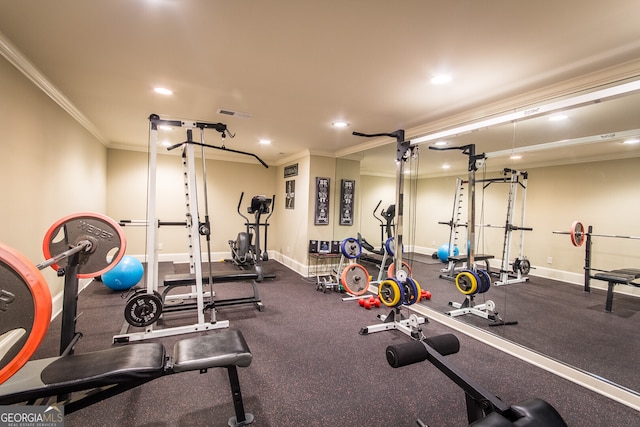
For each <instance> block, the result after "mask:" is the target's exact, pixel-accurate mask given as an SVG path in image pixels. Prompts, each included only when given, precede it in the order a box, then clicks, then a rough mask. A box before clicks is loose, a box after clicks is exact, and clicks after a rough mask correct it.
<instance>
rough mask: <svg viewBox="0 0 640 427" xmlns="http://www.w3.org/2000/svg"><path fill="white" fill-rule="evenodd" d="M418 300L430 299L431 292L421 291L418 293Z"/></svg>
mask: <svg viewBox="0 0 640 427" xmlns="http://www.w3.org/2000/svg"><path fill="white" fill-rule="evenodd" d="M420 299H431V292H429V291H425V290H424V289H422V290H421V291H420Z"/></svg>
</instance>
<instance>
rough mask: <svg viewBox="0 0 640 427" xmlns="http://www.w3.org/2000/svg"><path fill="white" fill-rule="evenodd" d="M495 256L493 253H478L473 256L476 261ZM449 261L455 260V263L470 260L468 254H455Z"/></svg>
mask: <svg viewBox="0 0 640 427" xmlns="http://www.w3.org/2000/svg"><path fill="white" fill-rule="evenodd" d="M493 258H495V257H494V256H493V255H486V254H477V255H474V256H473V259H474V261H486V260H488V259H493ZM448 260H449V261H454V262H455V263H460V262H466V261H467V260H468V258H467V256H466V255H454V256H450V257H449V258H448Z"/></svg>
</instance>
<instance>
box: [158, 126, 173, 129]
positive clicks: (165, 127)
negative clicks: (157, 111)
mask: <svg viewBox="0 0 640 427" xmlns="http://www.w3.org/2000/svg"><path fill="white" fill-rule="evenodd" d="M158 129H160V130H172V129H173V128H172V127H171V126H169V125H160V126H158Z"/></svg>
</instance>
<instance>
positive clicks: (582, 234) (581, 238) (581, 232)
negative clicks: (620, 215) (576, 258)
mask: <svg viewBox="0 0 640 427" xmlns="http://www.w3.org/2000/svg"><path fill="white" fill-rule="evenodd" d="M553 234H568V235H569V236H570V237H571V244H572V245H573V246H582V245H583V244H584V242H585V240H586V237H587V236H595V237H612V238H615V239H633V240H640V236H621V235H619V234H596V233H592V232H589V231H585V228H584V225H583V224H582V222H580V221H573V223H572V224H571V230H569V231H554V232H553Z"/></svg>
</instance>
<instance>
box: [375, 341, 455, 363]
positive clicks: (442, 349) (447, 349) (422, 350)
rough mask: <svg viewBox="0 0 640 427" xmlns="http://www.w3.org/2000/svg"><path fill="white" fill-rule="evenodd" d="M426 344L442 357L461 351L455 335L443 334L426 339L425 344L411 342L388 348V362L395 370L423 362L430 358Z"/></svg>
mask: <svg viewBox="0 0 640 427" xmlns="http://www.w3.org/2000/svg"><path fill="white" fill-rule="evenodd" d="M425 344H426V345H428V346H429V347H431V348H433V350H435V351H437V352H438V353H440V354H441V355H442V356H447V355H449V354H454V353H457V352H458V351H459V350H460V341H458V338H457V337H456V336H455V335H453V334H442V335H436V336H434V337H429V338H425V339H424V343H423V342H422V341H411V342H407V343H403V344H396V345H390V346H388V347H387V350H386V356H387V362H389V365H390V366H391V367H393V368H400V367H402V366H407V365H412V364H414V363H418V362H423V361H425V360H427V358H428V357H429V350H428V349H427V347H426V346H425Z"/></svg>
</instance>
